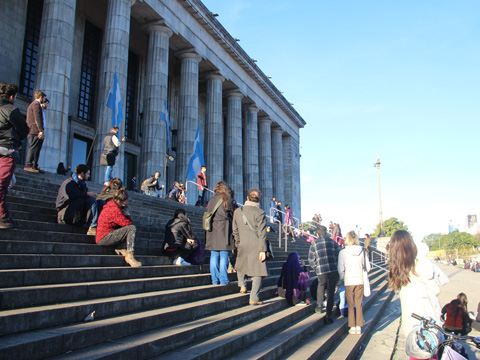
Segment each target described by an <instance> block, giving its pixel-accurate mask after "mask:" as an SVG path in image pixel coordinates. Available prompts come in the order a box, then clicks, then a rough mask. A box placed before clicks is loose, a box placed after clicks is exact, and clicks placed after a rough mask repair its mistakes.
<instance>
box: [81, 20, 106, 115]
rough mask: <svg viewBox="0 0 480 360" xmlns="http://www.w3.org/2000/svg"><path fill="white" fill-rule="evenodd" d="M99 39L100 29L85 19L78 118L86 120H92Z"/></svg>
mask: <svg viewBox="0 0 480 360" xmlns="http://www.w3.org/2000/svg"><path fill="white" fill-rule="evenodd" d="M100 41H101V31H100V29H99V28H98V27H96V26H95V25H93V24H92V23H90V22H88V21H87V22H86V23H85V36H84V39H83V57H82V73H81V75H80V96H79V99H78V118H79V119H80V120H83V121H88V122H93V115H94V114H93V111H94V105H95V86H96V82H97V81H96V80H97V72H98V65H97V64H98V57H99V48H100Z"/></svg>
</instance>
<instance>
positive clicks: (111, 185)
mask: <svg viewBox="0 0 480 360" xmlns="http://www.w3.org/2000/svg"><path fill="white" fill-rule="evenodd" d="M122 186H123V183H122V179H120V178H118V177H116V178H112V179H110V181H109V182H108V183H107V185H106V186H105V187H104V188H103V189H102V191H101V193H102V194H103V193H104V192H106V191H107V190H108V191H110V190H118V189H120V188H121V187H122Z"/></svg>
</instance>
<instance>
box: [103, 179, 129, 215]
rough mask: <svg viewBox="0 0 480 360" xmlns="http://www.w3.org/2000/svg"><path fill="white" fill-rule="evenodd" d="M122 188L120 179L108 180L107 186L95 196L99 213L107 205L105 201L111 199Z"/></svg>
mask: <svg viewBox="0 0 480 360" xmlns="http://www.w3.org/2000/svg"><path fill="white" fill-rule="evenodd" d="M122 186H123V183H122V179H120V178H118V177H116V178H113V179H110V181H109V182H108V184H107V186H105V187H104V188H103V189H102V191H101V192H100V194H98V195H97V206H98V211H99V212H101V211H102V209H103V206H104V205H105V204H106V203H107V201H109V200H112V199H113V197H114V196H115V193H116V192H117V190H118V189H120V188H122Z"/></svg>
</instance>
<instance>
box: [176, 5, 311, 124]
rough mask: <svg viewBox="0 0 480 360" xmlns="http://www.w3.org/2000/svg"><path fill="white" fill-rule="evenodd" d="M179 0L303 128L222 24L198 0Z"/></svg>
mask: <svg viewBox="0 0 480 360" xmlns="http://www.w3.org/2000/svg"><path fill="white" fill-rule="evenodd" d="M179 2H180V3H181V4H182V5H183V7H185V9H187V11H188V12H189V13H190V14H192V16H193V17H194V18H195V19H196V20H197V21H198V22H199V23H200V24H201V25H202V26H203V27H204V28H205V30H206V31H207V32H208V33H209V34H210V35H212V37H213V38H214V39H215V40H216V41H218V43H219V44H220V45H221V46H222V47H223V48H224V49H225V51H226V52H227V53H228V54H230V56H231V57H232V58H233V59H234V60H235V61H236V62H237V63H238V64H239V65H240V66H241V67H242V68H243V69H244V70H245V71H246V72H247V73H248V74H250V75H251V76H252V78H253V79H254V80H255V81H256V82H257V84H258V85H259V86H260V87H261V88H262V89H263V90H264V91H265V92H266V93H267V94H268V95H270V97H271V98H272V99H273V100H274V101H275V103H276V104H277V105H278V106H280V107H281V108H282V109H283V111H285V112H286V113H287V114H288V115H289V116H290V118H291V119H292V120H293V121H294V122H295V123H296V124H297V125H298V127H299V128H303V127H304V126H305V125H306V122H305V120H304V119H303V118H302V117H301V116H300V114H299V113H298V112H297V111H296V110H295V108H294V107H293V106H292V105H291V104H290V102H289V101H288V100H287V99H286V98H285V97H284V96H283V95H282V93H281V92H280V90H278V89H277V88H276V87H275V85H273V83H272V81H271V80H270V79H269V78H268V77H267V76H266V75H265V74H264V72H263V71H262V70H261V69H260V68H259V67H258V66H257V64H255V62H254V61H253V60H252V58H251V57H250V56H249V55H248V54H247V53H246V52H245V50H243V48H242V47H241V46H240V45H238V42H237V41H236V40H235V39H234V38H233V37H232V36H231V35H230V34H229V32H228V31H227V30H226V29H225V28H224V27H223V25H222V24H221V23H220V22H219V21H218V20H217V19H216V18H215V16H213V15H212V13H211V12H210V11H209V10H208V8H207V7H206V6H205V5H204V4H203V3H202V2H201V1H200V0H179Z"/></svg>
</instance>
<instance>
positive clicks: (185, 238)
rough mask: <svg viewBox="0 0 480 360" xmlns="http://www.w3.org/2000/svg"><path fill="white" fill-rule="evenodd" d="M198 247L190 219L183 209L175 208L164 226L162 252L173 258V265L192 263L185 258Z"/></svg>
mask: <svg viewBox="0 0 480 360" xmlns="http://www.w3.org/2000/svg"><path fill="white" fill-rule="evenodd" d="M197 247H198V244H197V242H196V241H195V235H194V234H193V231H192V227H191V226H190V220H188V218H187V213H186V211H185V210H184V209H177V210H175V214H174V215H173V219H171V220H169V221H168V223H167V225H166V226H165V242H164V245H163V253H164V254H165V255H167V256H168V257H169V258H170V259H172V260H173V265H192V264H190V263H189V262H187V261H185V259H186V258H187V257H188V256H189V255H190V254H191V253H192V252H194V251H195V250H196V249H197Z"/></svg>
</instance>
